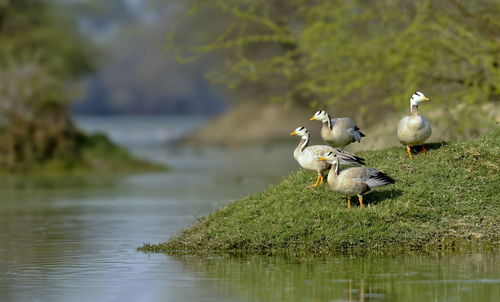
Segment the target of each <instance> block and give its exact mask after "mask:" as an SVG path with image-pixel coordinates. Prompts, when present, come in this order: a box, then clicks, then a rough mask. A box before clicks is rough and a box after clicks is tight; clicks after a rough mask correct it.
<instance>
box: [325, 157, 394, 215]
mask: <svg viewBox="0 0 500 302" xmlns="http://www.w3.org/2000/svg"><path fill="white" fill-rule="evenodd" d="M319 160H320V161H325V162H328V163H330V164H331V169H330V172H329V173H328V185H329V186H330V189H331V190H332V191H335V192H337V193H340V194H343V195H345V196H347V207H348V208H350V207H351V198H352V196H356V195H357V196H358V199H359V207H360V208H362V207H363V195H365V194H368V193H370V192H372V190H373V189H374V188H376V187H381V186H385V185H388V184H393V183H395V182H396V181H395V180H394V179H393V178H392V177H390V176H389V175H387V174H385V173H382V172H380V171H378V170H376V169H373V168H366V167H354V168H349V169H344V170H340V169H339V166H340V164H341V163H340V158H339V157H338V156H337V154H335V153H334V152H328V153H326V154H324V155H323V156H322V157H320V158H319Z"/></svg>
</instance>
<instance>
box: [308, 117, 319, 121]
mask: <svg viewBox="0 0 500 302" xmlns="http://www.w3.org/2000/svg"><path fill="white" fill-rule="evenodd" d="M309 120H310V121H315V120H317V118H316V117H315V116H313V117H311V118H310V119H309Z"/></svg>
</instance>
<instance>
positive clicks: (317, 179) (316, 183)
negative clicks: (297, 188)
mask: <svg viewBox="0 0 500 302" xmlns="http://www.w3.org/2000/svg"><path fill="white" fill-rule="evenodd" d="M320 178H321V175H318V178H316V182H315V183H313V184H312V185H311V188H316V187H317V186H318V184H319V180H320Z"/></svg>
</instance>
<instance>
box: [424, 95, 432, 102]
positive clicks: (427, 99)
mask: <svg viewBox="0 0 500 302" xmlns="http://www.w3.org/2000/svg"><path fill="white" fill-rule="evenodd" d="M422 100H424V101H430V100H431V99H429V98H428V97H426V96H424V98H423V99H422Z"/></svg>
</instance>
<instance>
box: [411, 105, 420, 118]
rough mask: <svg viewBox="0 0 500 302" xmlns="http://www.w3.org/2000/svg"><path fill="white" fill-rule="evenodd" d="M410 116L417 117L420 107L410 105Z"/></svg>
mask: <svg viewBox="0 0 500 302" xmlns="http://www.w3.org/2000/svg"><path fill="white" fill-rule="evenodd" d="M410 115H412V116H415V115H418V105H417V104H413V103H410Z"/></svg>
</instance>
